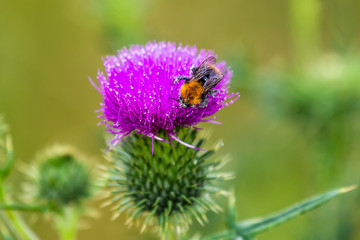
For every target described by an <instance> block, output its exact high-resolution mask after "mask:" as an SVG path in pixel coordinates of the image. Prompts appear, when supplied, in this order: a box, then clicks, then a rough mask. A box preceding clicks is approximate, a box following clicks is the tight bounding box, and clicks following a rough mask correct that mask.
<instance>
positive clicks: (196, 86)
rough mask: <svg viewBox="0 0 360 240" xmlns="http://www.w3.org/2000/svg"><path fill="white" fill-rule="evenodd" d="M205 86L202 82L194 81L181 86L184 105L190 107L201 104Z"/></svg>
mask: <svg viewBox="0 0 360 240" xmlns="http://www.w3.org/2000/svg"><path fill="white" fill-rule="evenodd" d="M202 91H203V85H202V84H201V82H198V81H196V82H195V81H194V82H189V83H185V84H183V85H182V86H181V90H180V93H181V98H182V100H183V102H184V103H186V104H189V105H196V104H199V103H201V100H202Z"/></svg>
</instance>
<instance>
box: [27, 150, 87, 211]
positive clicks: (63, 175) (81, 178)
mask: <svg viewBox="0 0 360 240" xmlns="http://www.w3.org/2000/svg"><path fill="white" fill-rule="evenodd" d="M39 160H40V162H39V165H38V167H37V171H36V174H35V176H33V177H34V179H35V186H34V187H35V189H36V196H35V197H36V198H38V199H42V200H45V201H46V202H47V203H48V204H50V205H52V206H53V207H55V208H57V207H61V206H65V205H68V204H71V203H79V202H80V201H81V200H82V199H84V198H86V197H88V196H89V195H90V188H91V179H90V173H89V171H88V169H87V168H86V166H85V164H84V163H83V162H81V161H79V156H78V154H77V153H76V152H75V151H74V150H72V149H70V148H64V147H56V148H52V149H51V150H49V151H48V153H47V154H44V156H42V157H41V158H40V159H39Z"/></svg>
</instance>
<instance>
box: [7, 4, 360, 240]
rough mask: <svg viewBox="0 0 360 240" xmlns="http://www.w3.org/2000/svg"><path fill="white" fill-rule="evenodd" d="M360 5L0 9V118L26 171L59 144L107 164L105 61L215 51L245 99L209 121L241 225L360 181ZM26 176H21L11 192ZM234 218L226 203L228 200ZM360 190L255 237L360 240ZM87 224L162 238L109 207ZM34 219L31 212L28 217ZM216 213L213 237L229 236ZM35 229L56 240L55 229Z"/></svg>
mask: <svg viewBox="0 0 360 240" xmlns="http://www.w3.org/2000/svg"><path fill="white" fill-rule="evenodd" d="M359 23H360V1H357V0H342V1H339V0H326V1H324V0H271V1H260V0H253V1H250V0H222V1H212V0H211V1H210V0H199V1H190V0H183V1H165V0H154V1H149V0H71V1H70V0H64V1H46V0H32V1H21V0H1V2H0V112H1V113H2V114H3V115H4V116H5V118H6V120H7V122H8V123H9V125H10V126H11V132H12V135H13V139H14V144H15V151H16V158H17V160H18V161H17V164H19V162H21V161H25V162H31V161H32V159H34V156H35V155H36V153H37V152H39V151H41V150H42V149H43V148H44V147H46V146H49V145H51V144H53V143H68V144H72V145H74V146H76V147H78V148H79V149H80V150H81V151H83V152H85V153H86V154H88V155H90V156H94V158H89V164H90V165H92V166H95V165H96V163H103V162H104V161H105V160H104V159H103V158H102V154H101V149H103V148H104V146H105V145H104V141H103V132H104V131H103V130H104V129H103V127H102V126H99V127H98V126H96V124H97V123H98V121H99V120H98V119H96V117H95V116H96V114H95V113H94V110H96V109H97V108H98V107H99V103H100V101H101V96H100V95H99V94H98V92H96V91H95V90H94V89H93V87H92V86H91V85H90V84H89V82H88V77H92V78H96V73H97V70H98V69H101V70H102V69H103V67H102V61H101V57H103V56H105V55H109V54H115V53H116V50H117V49H120V48H122V47H123V46H128V45H129V44H135V43H139V44H144V43H146V42H147V41H149V40H158V41H160V40H166V41H175V42H180V43H183V44H190V45H193V44H196V45H197V46H198V47H199V48H207V49H213V50H215V51H216V52H217V53H218V55H219V59H224V60H226V61H227V62H228V64H229V65H230V66H231V67H232V68H233V70H234V78H233V82H232V91H238V92H240V93H241V98H240V99H239V100H238V101H237V102H236V103H235V104H233V105H231V106H230V107H228V108H227V109H224V110H223V111H221V112H219V113H218V117H219V120H220V121H222V122H223V125H211V124H204V125H203V127H205V128H206V129H211V131H212V132H213V135H212V137H211V138H210V141H209V142H208V147H211V146H212V145H214V144H215V143H217V141H218V140H219V139H223V141H224V143H225V146H224V148H223V149H222V151H221V153H220V155H221V154H228V153H229V154H230V155H231V156H232V162H231V163H229V165H228V166H227V169H228V170H232V171H233V172H234V173H235V174H236V176H237V178H236V180H233V181H231V182H229V183H227V184H226V185H225V186H226V187H227V188H228V189H232V188H233V189H234V190H235V194H236V200H237V202H236V205H237V215H238V217H239V220H241V219H243V218H248V217H254V216H258V215H266V214H268V213H271V212H273V211H276V210H280V209H282V208H283V207H286V206H288V205H290V204H292V203H294V202H296V201H299V200H302V199H304V198H306V197H309V196H311V195H313V194H317V193H320V192H323V191H326V190H328V189H331V188H335V187H339V186H345V185H351V184H356V183H359V180H360V171H359V170H360V163H359V161H360V159H359V158H360V147H359V146H360V121H359V119H360V118H359V117H360V51H359V47H360V28H359ZM23 180H24V177H23V176H22V174H20V173H19V172H13V173H12V175H11V181H12V182H13V190H14V191H13V192H14V193H16V192H18V195H20V194H21V192H20V186H19V184H17V183H19V182H21V181H23ZM219 201H220V203H221V205H222V206H223V207H224V208H226V205H227V202H226V199H221V198H220V199H219ZM359 204H360V192H359V191H356V192H353V193H349V194H348V195H346V196H343V197H341V198H339V199H336V200H334V201H332V202H331V203H329V204H328V205H326V206H324V207H321V208H320V209H318V210H316V211H314V212H312V213H310V214H307V215H306V216H303V217H301V218H298V219H295V220H293V221H291V222H290V223H287V224H285V225H283V226H281V227H279V228H276V229H274V230H271V231H270V232H267V233H264V234H262V235H260V237H259V239H260V240H279V239H281V240H282V239H294V240H296V239H306V240H322V239H324V240H325V239H326V240H339V239H341V240H356V239H360V209H359ZM89 205H91V206H92V207H93V208H96V209H97V210H98V212H99V213H100V214H101V215H100V216H99V217H97V218H86V219H84V220H85V222H86V223H87V225H88V228H87V229H84V230H81V231H80V233H79V239H88V240H91V239H109V240H111V239H156V238H155V236H154V235H152V234H150V233H146V234H142V235H140V234H139V229H137V228H134V227H133V228H130V229H128V228H127V227H125V226H124V223H125V218H126V215H122V216H121V217H120V218H118V219H117V220H115V221H111V220H110V216H111V211H110V209H109V208H103V209H100V208H99V205H100V202H99V201H96V200H94V201H92V202H90V203H89ZM29 215H31V214H27V215H25V217H27V218H28V219H29V220H31V219H32V217H31V216H29ZM224 219H225V214H219V215H216V214H209V220H210V223H209V224H208V225H206V226H205V227H201V226H199V225H197V224H194V225H193V227H192V228H191V232H192V233H197V232H198V233H202V234H209V233H212V232H216V231H219V230H222V229H224V228H225V220H224ZM31 225H32V226H33V227H34V228H35V230H36V231H37V232H38V233H39V235H40V236H41V238H42V239H56V233H55V231H54V230H53V229H52V227H51V224H50V223H49V222H48V221H46V220H44V219H42V218H40V220H38V221H31Z"/></svg>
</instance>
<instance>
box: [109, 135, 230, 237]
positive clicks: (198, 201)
mask: <svg viewBox="0 0 360 240" xmlns="http://www.w3.org/2000/svg"><path fill="white" fill-rule="evenodd" d="M159 134H160V135H161V136H163V137H164V138H165V137H166V133H165V132H161V133H159ZM178 134H179V136H180V137H182V138H183V139H184V140H186V141H188V142H189V143H192V144H194V146H196V147H201V145H202V144H203V143H204V139H196V134H197V130H194V129H192V130H189V129H186V128H180V129H179V132H178ZM150 149H151V139H150V138H142V137H141V136H139V135H136V134H132V135H131V136H130V137H129V139H128V140H127V141H126V142H125V143H124V144H123V145H122V146H121V147H120V146H117V147H114V148H113V149H112V150H110V152H108V153H107V156H108V158H109V160H110V162H111V164H112V166H111V167H110V168H109V169H108V171H107V175H106V178H105V179H106V180H107V181H106V182H107V187H108V188H110V189H111V194H110V198H111V200H109V201H108V202H106V204H114V205H115V209H116V212H115V216H118V215H119V214H120V213H121V212H124V211H126V210H127V211H128V213H129V215H130V217H129V219H128V223H129V224H131V223H132V222H133V220H136V219H141V218H142V220H143V222H142V224H143V227H142V230H144V229H145V228H146V227H147V226H149V225H155V226H157V227H159V229H160V232H162V233H163V232H165V230H166V229H168V228H171V229H173V230H176V231H178V232H181V231H183V230H186V228H187V226H188V224H189V223H191V221H192V218H195V219H196V220H197V221H199V222H200V223H201V224H203V223H204V222H206V221H207V218H206V216H205V212H206V211H208V210H212V211H215V212H217V211H219V210H221V209H220V208H219V206H218V205H217V204H216V203H215V202H214V201H213V200H212V196H211V194H213V193H218V194H223V193H226V192H225V191H222V190H220V189H217V188H216V186H214V185H216V183H217V182H218V181H219V180H224V179H226V178H227V177H228V174H221V173H219V172H217V170H218V168H220V167H221V166H222V164H221V161H220V160H209V159H208V158H209V157H210V156H211V155H212V154H213V153H214V151H213V150H211V151H207V152H205V153H204V152H200V151H199V150H196V149H191V148H188V147H186V146H184V145H182V144H180V143H175V147H172V146H171V145H169V144H166V143H159V147H158V148H156V149H155V152H154V155H153V156H152V155H150V154H149V150H150ZM107 191H108V190H107ZM108 192H109V191H108Z"/></svg>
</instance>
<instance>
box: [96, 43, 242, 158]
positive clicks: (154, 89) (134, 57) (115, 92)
mask: <svg viewBox="0 0 360 240" xmlns="http://www.w3.org/2000/svg"><path fill="white" fill-rule="evenodd" d="M212 55H214V53H213V52H212V51H206V50H200V51H199V52H198V50H197V48H196V47H195V46H193V47H190V46H185V47H184V46H182V45H181V44H180V45H178V46H176V44H175V43H170V42H168V43H166V42H160V43H156V42H149V43H147V44H146V45H145V46H140V45H135V46H131V47H130V48H129V49H127V48H124V49H122V50H120V51H119V52H118V55H117V56H108V57H106V58H105V59H104V65H105V71H106V75H104V74H103V73H102V72H100V71H99V73H98V80H99V83H100V88H98V87H97V86H96V85H95V84H93V85H94V86H95V88H97V90H98V91H99V92H100V93H101V94H102V95H103V103H101V110H100V111H102V115H101V116H99V117H101V118H103V119H104V121H102V122H101V123H103V124H105V126H106V128H107V131H109V132H111V133H112V134H114V135H115V137H114V139H113V140H112V141H111V146H110V147H113V146H115V145H116V144H117V143H119V142H120V141H121V140H122V139H123V138H124V137H126V136H128V135H129V134H130V133H131V132H133V131H135V132H137V133H140V134H142V136H148V137H150V138H151V139H152V142H153V140H154V139H157V140H160V141H165V139H164V138H161V137H159V132H160V131H162V130H165V132H166V133H167V134H168V136H169V139H170V141H171V140H173V139H174V140H176V141H178V142H180V143H182V144H184V145H186V146H190V145H189V144H187V143H185V142H184V141H182V140H181V139H180V138H179V137H178V136H177V134H176V132H175V131H174V130H175V128H176V127H178V126H180V127H193V126H195V125H197V124H198V123H200V122H212V123H218V122H216V121H214V119H215V117H212V118H208V117H210V116H212V115H214V114H215V113H216V112H217V111H218V110H220V109H221V108H223V107H226V106H228V105H230V104H231V103H233V102H234V101H235V100H236V99H237V98H238V97H239V94H238V93H229V92H228V89H229V86H228V85H229V83H230V79H231V76H232V71H230V68H229V67H226V64H225V62H219V63H217V64H216V66H217V67H218V68H221V69H224V70H225V72H227V73H226V75H225V76H224V78H223V79H222V80H221V81H220V83H218V84H217V85H216V86H215V87H214V89H215V90H217V93H216V94H215V95H214V96H210V95H209V102H208V104H207V106H206V107H195V108H191V107H190V108H182V107H181V106H180V105H179V102H177V101H176V99H179V97H180V96H179V91H180V87H181V83H177V84H174V80H175V79H176V78H177V77H179V76H189V75H190V74H189V72H190V69H191V67H192V66H195V67H197V66H199V64H200V63H201V62H202V61H203V60H204V59H205V58H206V57H208V56H212ZM174 99H175V100H174ZM227 100H228V101H227ZM152 145H153V144H152ZM190 147H193V146H190ZM152 152H153V149H152Z"/></svg>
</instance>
